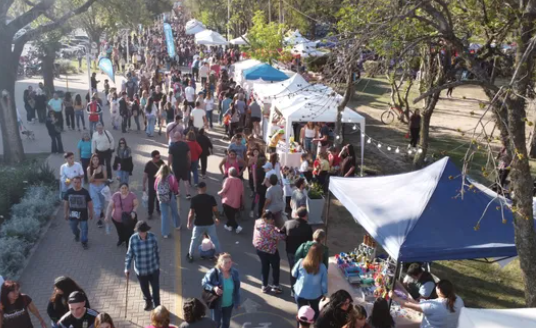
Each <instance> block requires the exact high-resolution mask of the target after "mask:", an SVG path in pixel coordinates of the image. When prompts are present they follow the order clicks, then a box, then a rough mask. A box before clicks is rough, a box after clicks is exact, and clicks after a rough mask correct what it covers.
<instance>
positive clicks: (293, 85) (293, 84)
mask: <svg viewBox="0 0 536 328" xmlns="http://www.w3.org/2000/svg"><path fill="white" fill-rule="evenodd" d="M308 86H310V84H309V82H307V81H305V79H304V78H303V77H302V76H301V75H300V74H295V75H294V76H292V77H291V78H290V79H288V80H285V81H281V82H277V83H272V84H269V85H266V84H262V85H256V84H254V85H253V91H254V94H255V97H256V98H257V99H258V100H259V101H261V102H263V103H271V102H272V101H271V99H270V97H277V98H282V97H284V96H285V95H288V94H290V93H294V92H297V91H299V90H302V89H306V88H307V87H308Z"/></svg>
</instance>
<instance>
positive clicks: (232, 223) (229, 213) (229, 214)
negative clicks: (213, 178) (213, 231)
mask: <svg viewBox="0 0 536 328" xmlns="http://www.w3.org/2000/svg"><path fill="white" fill-rule="evenodd" d="M223 212H224V213H225V217H226V218H227V226H228V227H231V228H233V229H236V228H237V227H238V223H236V213H238V208H234V207H231V206H229V205H227V204H223Z"/></svg>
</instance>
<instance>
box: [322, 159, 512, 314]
mask: <svg viewBox="0 0 536 328" xmlns="http://www.w3.org/2000/svg"><path fill="white" fill-rule="evenodd" d="M462 179H465V178H464V177H462V174H461V171H460V170H459V169H458V168H457V167H456V166H455V165H454V164H453V163H452V161H451V160H450V159H449V158H448V157H445V158H443V159H441V160H439V161H437V162H435V163H433V164H431V165H429V166H428V167H426V168H424V169H421V170H418V171H413V172H409V173H404V174H398V175H391V176H381V177H370V178H339V177H332V178H331V179H330V184H329V190H330V191H331V192H332V193H333V195H334V196H335V197H337V199H338V200H339V201H340V202H341V203H342V205H343V206H344V207H345V208H346V209H347V210H348V211H349V212H350V213H351V214H352V216H353V218H354V220H355V221H356V222H357V223H358V224H360V225H361V226H362V227H363V228H364V229H365V230H366V231H367V233H368V234H370V236H371V237H372V238H373V239H374V240H375V241H376V242H377V243H378V245H380V246H381V247H382V248H383V250H384V251H385V252H386V253H387V255H388V256H389V258H390V260H391V261H392V262H393V263H396V269H395V270H394V277H397V278H399V277H400V275H401V272H400V271H401V270H400V268H401V265H400V264H401V263H410V262H431V261H437V260H461V259H483V258H494V257H498V258H506V257H511V256H515V255H516V253H517V252H516V248H515V243H514V231H513V230H514V227H513V224H512V222H513V216H512V213H511V211H510V210H509V208H508V207H507V204H506V202H505V201H504V200H502V199H501V198H496V197H492V196H490V195H489V194H488V192H487V190H483V189H481V188H480V187H479V186H476V185H473V184H471V183H469V182H467V180H463V181H462ZM461 188H463V195H462V193H461V191H460V190H461ZM328 197H329V196H328ZM329 203H330V202H329V199H328V204H329ZM328 206H329V205H328ZM326 217H327V218H329V207H328V211H327V215H326ZM325 224H326V231H329V221H328V220H327V219H326V222H325ZM355 262H356V263H362V261H360V260H359V259H356V260H355ZM358 265H361V264H358ZM328 274H333V273H329V272H328ZM348 285H349V286H350V282H348ZM349 288H352V287H349ZM393 303H395V302H393Z"/></svg>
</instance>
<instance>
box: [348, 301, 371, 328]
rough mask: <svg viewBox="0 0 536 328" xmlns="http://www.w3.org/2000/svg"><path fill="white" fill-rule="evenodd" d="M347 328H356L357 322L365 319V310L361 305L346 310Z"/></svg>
mask: <svg viewBox="0 0 536 328" xmlns="http://www.w3.org/2000/svg"><path fill="white" fill-rule="evenodd" d="M347 318H348V319H347V322H348V325H347V327H348V328H358V327H357V325H356V321H357V320H363V319H366V318H367V310H365V308H364V307H363V306H362V305H359V304H354V305H352V307H350V308H349V309H348V316H347Z"/></svg>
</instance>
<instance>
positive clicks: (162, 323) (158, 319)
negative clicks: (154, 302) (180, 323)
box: [151, 305, 171, 328]
mask: <svg viewBox="0 0 536 328" xmlns="http://www.w3.org/2000/svg"><path fill="white" fill-rule="evenodd" d="M169 316H170V313H169V311H168V309H166V307H165V306H163V305H159V306H157V307H156V309H154V310H153V311H152V312H151V324H152V325H153V326H155V327H161V328H168V327H169V323H170V322H171V320H170V319H169Z"/></svg>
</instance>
